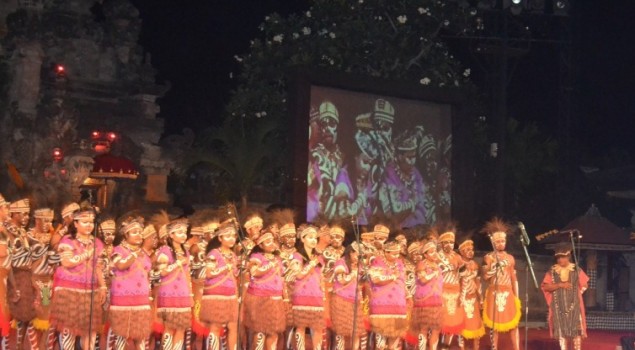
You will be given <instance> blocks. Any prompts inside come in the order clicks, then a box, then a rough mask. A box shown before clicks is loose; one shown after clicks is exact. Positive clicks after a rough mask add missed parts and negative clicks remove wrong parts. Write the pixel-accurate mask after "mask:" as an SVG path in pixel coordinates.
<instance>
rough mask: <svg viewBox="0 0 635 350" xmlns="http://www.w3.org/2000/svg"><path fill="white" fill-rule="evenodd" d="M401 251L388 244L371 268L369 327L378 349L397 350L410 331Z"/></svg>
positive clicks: (395, 245) (393, 244)
mask: <svg viewBox="0 0 635 350" xmlns="http://www.w3.org/2000/svg"><path fill="white" fill-rule="evenodd" d="M399 251H400V249H399V244H398V243H397V242H394V241H392V242H387V243H386V244H384V254H383V255H382V256H377V257H376V258H375V259H373V261H372V263H371V265H370V270H369V277H370V282H371V290H372V291H371V295H370V323H371V327H372V331H373V332H374V333H375V338H376V339H375V346H376V348H377V349H386V348H389V349H397V348H398V346H399V342H400V338H401V337H402V336H404V335H405V332H406V330H407V329H408V319H407V316H408V315H407V313H408V310H407V291H406V285H405V282H406V271H405V267H404V264H403V262H402V261H401V259H400V254H399Z"/></svg>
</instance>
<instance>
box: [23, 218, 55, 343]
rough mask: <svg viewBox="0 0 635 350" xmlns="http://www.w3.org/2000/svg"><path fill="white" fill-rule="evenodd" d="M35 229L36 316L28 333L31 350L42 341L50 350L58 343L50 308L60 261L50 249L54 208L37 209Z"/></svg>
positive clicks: (32, 276) (32, 258)
mask: <svg viewBox="0 0 635 350" xmlns="http://www.w3.org/2000/svg"><path fill="white" fill-rule="evenodd" d="M33 214H34V215H33V216H34V217H35V227H34V228H33V229H32V230H30V231H29V233H28V234H29V236H30V237H31V238H33V239H35V240H36V241H37V243H36V244H34V245H33V247H32V252H31V260H32V265H31V273H32V274H31V278H32V281H31V283H32V285H33V288H34V290H35V302H34V306H35V313H36V317H35V318H34V319H33V321H31V323H30V324H29V327H28V330H27V334H28V337H29V343H30V345H31V349H39V348H40V345H39V343H40V342H42V343H43V342H46V344H47V348H50V347H52V346H53V345H54V343H55V330H53V331H52V332H50V333H49V332H48V331H49V328H50V324H49V317H50V306H51V297H52V292H53V274H54V273H55V268H56V267H57V265H58V264H59V262H60V257H59V255H58V254H57V253H56V252H55V251H54V250H51V248H50V245H49V244H50V242H51V235H52V233H53V228H52V223H53V218H54V215H55V213H54V212H53V210H52V209H49V208H44V209H38V210H35V212H34V213H33Z"/></svg>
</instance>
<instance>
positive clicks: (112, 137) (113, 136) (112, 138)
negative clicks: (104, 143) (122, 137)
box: [108, 132, 117, 141]
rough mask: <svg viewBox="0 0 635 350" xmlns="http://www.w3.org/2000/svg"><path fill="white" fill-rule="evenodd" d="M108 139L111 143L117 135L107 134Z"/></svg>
mask: <svg viewBox="0 0 635 350" xmlns="http://www.w3.org/2000/svg"><path fill="white" fill-rule="evenodd" d="M108 138H109V139H110V140H111V141H113V140H114V139H116V138H117V134H115V133H114V132H111V133H108Z"/></svg>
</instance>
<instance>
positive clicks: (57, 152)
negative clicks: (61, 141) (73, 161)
mask: <svg viewBox="0 0 635 350" xmlns="http://www.w3.org/2000/svg"><path fill="white" fill-rule="evenodd" d="M62 159H64V152H62V149H61V148H59V147H55V148H53V160H54V161H56V162H59V161H61V160H62Z"/></svg>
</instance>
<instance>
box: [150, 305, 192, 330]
mask: <svg viewBox="0 0 635 350" xmlns="http://www.w3.org/2000/svg"><path fill="white" fill-rule="evenodd" d="M157 316H159V318H160V319H161V322H162V323H163V326H164V327H165V328H167V329H180V330H184V329H188V328H190V327H191V326H192V310H191V309H190V308H187V309H182V310H181V309H180V308H179V309H175V310H172V309H157Z"/></svg>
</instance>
